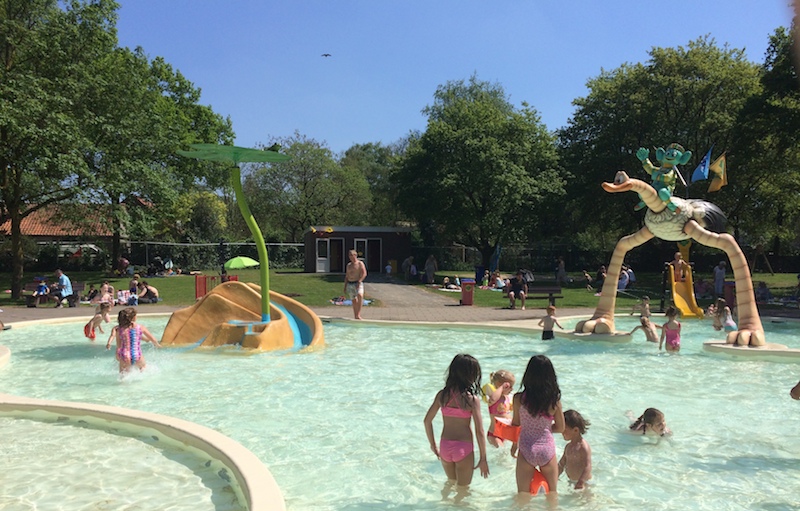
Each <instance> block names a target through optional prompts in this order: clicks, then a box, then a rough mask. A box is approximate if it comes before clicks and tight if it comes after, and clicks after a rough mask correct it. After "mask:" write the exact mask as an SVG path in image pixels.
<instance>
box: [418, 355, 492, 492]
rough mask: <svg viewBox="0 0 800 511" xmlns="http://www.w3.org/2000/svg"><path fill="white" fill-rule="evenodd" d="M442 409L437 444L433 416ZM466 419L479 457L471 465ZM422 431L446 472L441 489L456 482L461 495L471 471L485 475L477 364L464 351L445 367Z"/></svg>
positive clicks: (486, 468) (483, 438) (465, 489)
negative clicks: (440, 387) (442, 384)
mask: <svg viewBox="0 0 800 511" xmlns="http://www.w3.org/2000/svg"><path fill="white" fill-rule="evenodd" d="M439 409H441V410H442V422H443V424H442V436H441V440H440V443H439V446H438V447H437V445H436V439H435V438H434V434H433V419H434V418H435V417H436V414H437V413H438V412H439ZM470 419H471V420H472V422H473V424H475V437H476V438H477V440H478V450H479V452H480V457H479V459H478V463H477V465H476V464H475V452H474V451H475V447H474V444H473V442H472V429H471V428H470ZM423 422H424V423H425V434H426V435H427V436H428V442H430V447H431V451H433V453H434V454H435V455H436V457H437V458H439V459H440V460H441V462H442V468H444V473H445V474H446V475H447V479H448V481H447V483H446V485H445V488H446V489H447V488H448V487H450V486H452V485H453V484H455V485H456V491H457V497H456V498H458V495H461V496H462V497H463V495H465V493H466V491H467V488H468V487H469V485H470V483H471V482H472V472H473V471H474V470H475V468H479V469H480V471H481V475H482V476H483V477H488V476H489V465H488V463H487V461H486V435H485V433H484V431H483V419H482V418H481V366H480V364H479V363H478V360H477V359H475V357H473V356H471V355H467V354H465V353H462V354H459V355H456V356H455V357H454V358H453V360H452V362H450V367H449V369H448V370H447V379H446V381H445V385H444V388H443V389H442V390H440V391H439V392H437V393H436V397H434V399H433V404H431V406H430V408H429V409H428V413H426V414H425V419H424V421H423Z"/></svg>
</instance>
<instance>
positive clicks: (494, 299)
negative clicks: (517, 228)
mask: <svg viewBox="0 0 800 511" xmlns="http://www.w3.org/2000/svg"><path fill="white" fill-rule="evenodd" d="M206 274H207V275H218V273H216V272H215V271H213V270H212V271H209V272H207V273H206ZM233 274H235V275H238V276H239V280H240V281H242V282H254V283H256V284H258V283H259V279H260V277H259V271H258V270H257V269H247V270H239V271H236V272H233ZM67 275H68V276H69V277H70V279H71V280H72V281H73V282H85V283H86V284H87V289H88V285H89V284H95V285H96V286H98V287H99V285H100V284H102V282H103V280H106V279H108V281H109V282H110V283H111V284H112V285H113V286H114V288H115V289H117V290H120V289H126V288H127V287H128V281H129V280H130V279H129V278H128V277H125V278H117V277H107V276H106V275H105V274H103V273H102V272H70V273H68V274H67ZM445 275H448V276H450V278H453V277H455V276H456V275H458V276H459V277H462V278H463V277H472V276H473V275H472V274H470V273H467V272H448V271H447V270H443V271H440V272H437V282H440V281H441V278H442V277H444V276H445ZM36 276H44V277H47V278H48V279H52V278H54V277H53V275H52V274H45V275H39V274H34V273H29V274H26V282H28V281H33V278H34V277H36ZM569 276H570V277H572V278H573V280H574V282H573V283H572V284H571V285H569V286H567V287H565V288H563V289H562V293H561V294H562V296H563V297H564V298H560V299H558V300H557V301H556V305H557V306H558V307H589V308H594V307H596V306H597V301H598V299H599V297H597V296H595V295H594V293H591V292H589V291H587V290H586V289H585V288H584V287H583V276H582V275H581V274H570V275H569ZM636 276H637V282H636V287H635V288H633V289H632V290H631V291H630V294H631V295H632V296H627V295H619V296H618V297H617V310H618V311H619V312H624V311H625V310H629V309H630V308H631V307H632V306H633V304H635V303H636V302H637V301H638V299H639V298H640V297H641V296H642V295H649V296H650V299H651V301H652V303H653V306H654V309H657V308H658V304H659V301H660V299H661V292H660V291H659V290H660V289H661V278H662V277H661V274H660V273H651V274H647V273H645V274H638V273H637V275H636ZM699 276H700V277H702V278H704V279H708V280H711V275H710V274H708V275H704V274H700V275H699ZM728 278H729V279H732V278H733V275H732V274H731V272H728ZM144 280H147V281H148V282H149V283H150V284H151V285H153V286H155V287H156V288H157V289H158V291H159V294H160V296H161V298H162V299H163V304H164V305H174V306H181V305H191V304H193V303H194V301H195V298H194V285H195V278H194V276H191V275H178V276H173V277H153V278H146V279H144ZM753 280H754V281H755V282H758V281H761V280H763V281H765V282H766V283H767V285H768V286H769V287H770V289H771V290H772V293H773V294H774V295H775V296H776V297H778V298H780V297H781V296H786V295H789V294H791V293H792V291H793V290H794V286H795V285H796V284H797V277H796V274H794V273H778V274H775V275H770V274H769V273H757V274H756V275H754V277H753ZM367 282H369V277H368V278H367ZM412 285H418V286H420V288H421V289H425V290H426V291H429V292H431V293H437V294H439V295H444V296H446V297H448V298H450V299H452V300H453V301H454V302H457V301H458V300H459V299H460V298H461V293H445V292H442V291H437V290H436V289H433V288H430V287H426V286H424V285H422V283H414V284H412ZM343 286H344V276H343V275H339V274H317V273H302V272H301V271H300V270H294V271H286V270H281V271H279V272H278V271H271V272H270V288H271V289H272V290H273V291H277V292H278V293H282V294H285V295H287V296H291V297H292V298H294V299H295V300H297V301H298V302H300V303H303V304H305V305H309V306H312V307H320V306H326V305H330V302H329V300H330V299H331V298H334V297H336V296H340V295H342V294H343ZM10 287H11V276H10V274H9V273H8V272H0V309H2V308H3V307H11V306H17V305H24V303H25V302H24V300H12V299H11V295H10V294H9V293H6V292H3V291H5V290H7V289H9V288H10ZM367 297H368V298H369V296H367ZM473 302H474V305H475V306H477V307H495V308H499V307H505V306H507V305H508V299H507V298H504V297H503V295H502V293H500V292H498V291H490V290H484V289H479V288H477V287H476V289H475V294H474V298H473ZM709 303H710V301H701V302H700V303H699V305H700V306H702V307H705V306H707V305H708V304H709ZM375 305H377V306H380V303H379V302H378V303H376V304H375ZM529 305H530V307H536V308H541V307H544V306H545V305H546V300H541V299H539V300H535V301H532V302H531V303H530V304H529ZM767 307H768V306H767Z"/></svg>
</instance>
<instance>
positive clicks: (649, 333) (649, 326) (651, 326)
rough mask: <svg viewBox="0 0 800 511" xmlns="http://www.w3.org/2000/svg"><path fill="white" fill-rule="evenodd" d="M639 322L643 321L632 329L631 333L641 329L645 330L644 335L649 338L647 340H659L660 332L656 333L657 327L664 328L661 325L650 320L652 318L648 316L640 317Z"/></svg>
mask: <svg viewBox="0 0 800 511" xmlns="http://www.w3.org/2000/svg"><path fill="white" fill-rule="evenodd" d="M639 323H641V325H639V326H637V327H636V328H634V329H633V330H631V333H630V335H633V333H634V332H635V331H637V330H640V329H641V330H642V331H643V332H644V336H645V338H646V339H647V342H658V334H657V333H656V328H662V327H661V325H656V324H655V323H653V322H652V321H650V318H649V317H647V316H642V317H641V318H639Z"/></svg>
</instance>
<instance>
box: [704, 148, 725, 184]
mask: <svg viewBox="0 0 800 511" xmlns="http://www.w3.org/2000/svg"><path fill="white" fill-rule="evenodd" d="M708 170H709V171H710V172H713V173H714V179H712V180H711V184H710V185H708V191H709V192H716V191H719V189H720V188H722V187H723V186H725V185H726V184H728V163H727V160H726V159H725V153H722V155H720V157H719V158H717V159H716V160H714V163H712V164H711V165H709V166H708Z"/></svg>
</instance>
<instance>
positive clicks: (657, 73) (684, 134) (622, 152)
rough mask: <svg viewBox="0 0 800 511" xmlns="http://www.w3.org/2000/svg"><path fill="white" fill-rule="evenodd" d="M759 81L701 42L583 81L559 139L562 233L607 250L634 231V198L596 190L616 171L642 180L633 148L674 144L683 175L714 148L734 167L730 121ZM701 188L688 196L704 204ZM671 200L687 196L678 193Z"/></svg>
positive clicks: (740, 57) (638, 218) (731, 52)
mask: <svg viewBox="0 0 800 511" xmlns="http://www.w3.org/2000/svg"><path fill="white" fill-rule="evenodd" d="M758 77H759V69H758V66H757V65H755V64H753V63H751V62H749V61H747V60H746V59H745V55H744V52H743V51H742V50H737V49H731V48H728V47H727V46H725V47H723V48H719V47H718V46H717V45H716V43H715V42H714V40H713V39H710V38H708V37H703V38H699V39H697V40H695V41H691V42H690V43H689V44H688V46H687V47H678V48H653V49H652V50H651V51H650V60H649V61H648V62H646V63H644V64H624V65H622V66H620V67H619V68H618V69H615V70H613V71H603V72H602V73H601V74H600V76H598V77H597V78H593V79H591V80H589V82H588V84H587V86H588V88H589V91H590V92H589V94H588V95H587V96H586V97H584V98H578V99H576V100H575V101H574V102H573V104H574V105H575V106H576V111H575V114H574V115H573V116H572V118H571V119H570V120H569V122H568V125H567V126H566V127H565V128H564V129H562V130H561V131H560V132H559V145H560V148H561V151H560V153H561V157H562V161H563V163H564V166H565V167H566V168H567V169H569V170H570V171H571V172H572V175H573V176H574V177H573V178H571V179H570V180H569V184H568V194H567V195H568V197H569V198H570V200H569V202H568V204H567V208H566V211H567V212H568V214H569V217H568V218H566V220H567V225H566V226H565V227H566V230H567V231H568V232H571V233H574V236H576V238H578V239H580V238H581V237H582V236H584V237H585V238H586V239H590V238H596V237H597V236H598V235H606V236H608V241H609V242H612V243H613V242H614V241H616V239H618V237H619V235H620V234H621V233H623V232H631V231H632V230H635V229H637V228H638V227H639V226H640V223H641V222H642V215H641V213H636V212H634V211H633V206H634V202H633V201H635V200H636V199H635V196H634V197H628V196H625V197H622V196H608V195H606V194H605V193H604V192H603V191H602V190H601V189H600V187H599V185H600V183H601V182H603V181H610V180H611V179H613V176H614V174H615V173H616V171H617V170H620V169H624V170H626V171H627V172H628V173H629V174H630V175H631V176H632V177H637V178H642V179H646V178H647V175H646V174H645V173H644V171H643V170H642V169H641V164H640V163H639V161H638V160H637V159H636V156H635V153H636V150H637V149H638V148H639V147H646V148H653V147H659V146H660V147H666V146H667V145H668V144H670V143H672V142H677V143H680V144H681V145H683V146H684V147H685V148H686V149H688V150H691V151H692V152H693V156H692V159H691V160H690V161H689V163H688V164H687V165H686V167H685V169H684V175H688V174H690V172H691V170H693V169H694V168H695V166H697V164H698V163H699V161H700V159H701V158H702V157H703V155H704V154H705V153H706V151H708V149H710V148H711V146H712V145H714V146H715V148H716V149H715V151H717V154H719V153H721V151H723V150H725V149H728V150H729V152H728V156H729V160H728V161H729V164H730V165H731V166H733V165H734V164H735V159H736V154H735V150H734V149H735V147H734V136H735V132H736V129H737V124H736V120H737V118H738V115H739V112H740V111H741V109H742V107H743V106H744V104H745V102H746V101H747V100H748V98H750V97H751V96H752V95H754V94H756V93H757V92H758V91H759V82H758ZM653 157H654V155H653V154H652V153H651V159H653ZM687 181H688V179H687ZM707 186H708V184H707V183H705V184H704V183H700V184H696V185H694V186H692V187H691V190H690V194H691V196H693V197H698V196H702V195H703V192H702V190H704V189H705V188H706V187H707ZM726 192H727V190H726V191H725V192H722V193H723V195H724V194H725V193H726ZM675 193H676V194H677V195H681V196H683V195H685V194H686V193H687V191H686V189H685V188H683V187H682V186H681V185H679V186H678V188H676V192H675ZM598 196H602V200H603V204H602V206H601V207H598V206H597V199H596V198H597V197H598ZM712 199H713V200H715V201H716V200H718V199H719V197H713V198H712ZM603 233H604V234H603ZM587 234H588V235H587Z"/></svg>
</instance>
